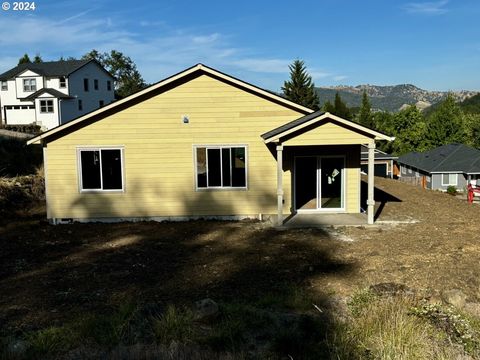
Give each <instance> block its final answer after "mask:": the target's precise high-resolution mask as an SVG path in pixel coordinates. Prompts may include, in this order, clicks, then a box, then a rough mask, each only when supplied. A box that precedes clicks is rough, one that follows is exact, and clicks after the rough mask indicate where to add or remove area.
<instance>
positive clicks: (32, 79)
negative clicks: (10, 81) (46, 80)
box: [23, 78, 37, 92]
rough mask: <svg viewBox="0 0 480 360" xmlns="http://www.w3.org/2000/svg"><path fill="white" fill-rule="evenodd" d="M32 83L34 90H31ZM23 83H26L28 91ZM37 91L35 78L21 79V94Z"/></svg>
mask: <svg viewBox="0 0 480 360" xmlns="http://www.w3.org/2000/svg"><path fill="white" fill-rule="evenodd" d="M32 81H33V83H34V85H35V89H32ZM25 82H28V88H29V90H27V89H26V87H25V85H26V84H25ZM35 91H37V79H35V78H26V79H23V92H35Z"/></svg>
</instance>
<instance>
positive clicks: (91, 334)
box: [73, 301, 138, 348]
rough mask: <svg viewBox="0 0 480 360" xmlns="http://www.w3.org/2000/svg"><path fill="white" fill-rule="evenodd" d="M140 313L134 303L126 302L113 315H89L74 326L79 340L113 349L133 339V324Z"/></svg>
mask: <svg viewBox="0 0 480 360" xmlns="http://www.w3.org/2000/svg"><path fill="white" fill-rule="evenodd" d="M137 311H138V307H137V305H136V304H135V303H133V302H128V301H127V302H125V303H124V304H122V305H121V306H120V307H119V308H118V310H117V311H115V312H113V313H112V314H102V315H88V316H86V317H84V318H82V319H79V321H78V322H77V323H76V324H75V325H73V326H74V328H75V331H76V332H77V333H78V336H79V338H81V339H85V340H93V341H94V342H95V343H97V344H98V345H100V346H105V347H109V348H111V347H113V346H115V345H117V344H119V343H120V342H121V341H124V342H127V343H128V342H129V341H128V340H129V338H131V337H132V331H134V330H133V329H132V322H133V320H134V316H135V315H136V313H137Z"/></svg>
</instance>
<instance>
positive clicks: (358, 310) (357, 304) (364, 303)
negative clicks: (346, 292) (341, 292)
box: [347, 289, 377, 317]
mask: <svg viewBox="0 0 480 360" xmlns="http://www.w3.org/2000/svg"><path fill="white" fill-rule="evenodd" d="M376 299H377V296H376V295H375V294H374V293H373V292H371V291H370V290H369V289H363V290H360V291H358V292H356V293H354V294H353V295H352V297H351V298H350V301H348V303H347V305H348V309H349V310H350V312H351V313H352V315H353V316H354V317H357V316H359V315H360V314H362V313H363V311H364V310H365V309H367V308H368V307H369V306H371V304H372V302H374V301H375V300H376Z"/></svg>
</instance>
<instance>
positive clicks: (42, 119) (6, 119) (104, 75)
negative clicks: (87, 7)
mask: <svg viewBox="0 0 480 360" xmlns="http://www.w3.org/2000/svg"><path fill="white" fill-rule="evenodd" d="M113 81H114V78H113V76H112V75H111V74H109V73H108V72H107V71H106V70H105V69H104V68H103V67H102V66H101V65H100V64H99V63H98V62H97V61H95V60H68V61H51V62H42V63H29V64H21V65H18V66H16V67H14V68H13V69H10V70H8V71H6V72H4V73H3V74H1V75H0V110H1V118H2V122H3V124H4V125H26V124H36V125H39V126H41V128H42V129H43V130H48V129H51V128H54V127H56V126H58V125H60V124H63V123H66V122H68V121H70V120H72V119H75V118H77V117H79V116H81V115H84V114H86V113H88V112H90V111H93V110H95V109H98V108H100V107H102V106H104V105H106V104H109V103H111V102H112V101H114V99H115V96H114V88H113V85H114V84H113Z"/></svg>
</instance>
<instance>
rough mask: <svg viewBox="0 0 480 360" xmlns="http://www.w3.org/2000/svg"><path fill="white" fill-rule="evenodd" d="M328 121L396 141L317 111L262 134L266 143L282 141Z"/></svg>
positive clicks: (327, 113)
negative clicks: (292, 134) (293, 133)
mask: <svg viewBox="0 0 480 360" xmlns="http://www.w3.org/2000/svg"><path fill="white" fill-rule="evenodd" d="M326 119H330V120H334V121H337V122H339V123H341V124H343V125H347V126H349V127H352V128H354V129H356V130H358V131H361V132H364V133H367V134H369V135H372V137H374V138H375V139H376V140H388V141H392V140H394V139H395V138H394V137H390V136H387V135H385V134H382V133H380V132H378V131H376V130H373V129H370V128H367V127H365V126H363V125H360V124H358V123H356V122H353V121H350V120H347V119H343V118H341V117H339V116H336V115H333V114H330V113H329V112H324V111H316V112H314V113H311V114H308V115H305V116H302V117H301V118H299V119H296V120H293V121H290V122H288V123H286V124H284V125H282V126H279V127H277V128H275V129H273V130H270V131H268V132H266V133H264V134H262V138H263V140H264V141H265V142H266V143H269V142H272V141H276V140H278V139H280V138H281V137H283V136H285V135H288V134H290V133H292V132H295V131H297V130H300V129H302V128H304V127H306V126H309V125H312V124H314V123H316V122H321V121H323V120H326Z"/></svg>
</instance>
